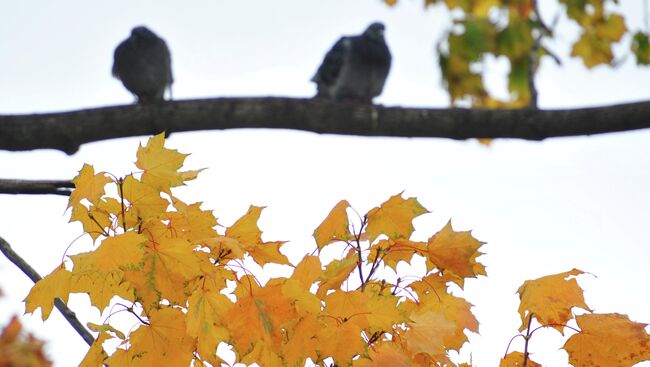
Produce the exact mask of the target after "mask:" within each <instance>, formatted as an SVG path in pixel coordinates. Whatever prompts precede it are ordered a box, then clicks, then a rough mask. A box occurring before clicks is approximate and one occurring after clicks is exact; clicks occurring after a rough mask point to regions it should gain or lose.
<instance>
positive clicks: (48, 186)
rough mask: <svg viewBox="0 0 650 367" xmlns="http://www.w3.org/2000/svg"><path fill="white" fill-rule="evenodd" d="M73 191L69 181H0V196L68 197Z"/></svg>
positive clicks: (72, 185)
mask: <svg viewBox="0 0 650 367" xmlns="http://www.w3.org/2000/svg"><path fill="white" fill-rule="evenodd" d="M72 189H74V184H73V183H72V182H71V181H63V180H17V179H0V194H14V195H17V194H28V195H41V194H54V195H65V196H70V192H72Z"/></svg>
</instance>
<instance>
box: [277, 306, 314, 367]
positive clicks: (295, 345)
mask: <svg viewBox="0 0 650 367" xmlns="http://www.w3.org/2000/svg"><path fill="white" fill-rule="evenodd" d="M320 328H321V323H320V322H319V321H318V320H317V319H316V315H315V314H307V315H305V317H303V318H301V319H300V320H299V321H298V322H297V323H296V325H295V326H294V327H293V328H290V329H289V330H287V341H286V342H285V343H283V344H282V356H283V359H284V360H285V361H286V362H287V365H289V366H302V365H304V364H305V360H306V359H307V358H311V359H312V361H317V360H318V353H317V349H318V347H319V344H320V341H319V340H318V334H319V331H320Z"/></svg>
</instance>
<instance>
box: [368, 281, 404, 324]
mask: <svg viewBox="0 0 650 367" xmlns="http://www.w3.org/2000/svg"><path fill="white" fill-rule="evenodd" d="M366 293H367V294H368V302H367V305H366V307H367V308H368V315H367V318H368V326H369V330H370V331H371V332H374V331H383V332H389V331H391V330H393V325H396V324H401V323H403V322H406V321H409V320H408V318H407V317H406V315H405V314H404V313H403V312H401V310H400V309H398V308H397V303H398V301H399V298H398V297H396V296H394V295H392V294H391V293H390V292H389V291H384V292H377V291H374V289H372V290H370V291H368V289H366Z"/></svg>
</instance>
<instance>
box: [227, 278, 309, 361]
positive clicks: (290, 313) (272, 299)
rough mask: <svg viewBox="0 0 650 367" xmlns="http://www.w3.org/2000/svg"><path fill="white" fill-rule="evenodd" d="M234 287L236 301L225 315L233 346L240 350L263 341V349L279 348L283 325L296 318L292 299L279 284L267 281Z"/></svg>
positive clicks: (245, 349) (246, 282) (243, 282)
mask: <svg viewBox="0 0 650 367" xmlns="http://www.w3.org/2000/svg"><path fill="white" fill-rule="evenodd" d="M237 288H238V289H237V290H236V295H237V303H235V305H234V306H233V308H232V309H231V310H230V311H229V312H228V313H227V314H226V317H225V322H226V324H227V326H228V329H229V330H230V332H231V334H232V337H233V342H234V346H235V347H236V349H237V350H238V351H241V352H243V351H247V350H250V348H252V347H254V346H255V344H257V343H262V344H264V345H265V346H266V348H270V349H271V350H278V349H279V347H280V343H281V341H282V338H283V329H284V326H285V325H286V324H291V323H293V322H294V321H295V319H296V317H297V313H296V310H295V308H294V307H293V306H292V303H293V302H292V301H291V299H289V298H288V297H286V296H285V295H284V292H283V291H282V284H278V283H274V284H271V283H270V282H269V284H267V285H266V286H264V287H259V286H257V284H256V283H255V282H249V281H241V283H240V284H239V286H238V287H237Z"/></svg>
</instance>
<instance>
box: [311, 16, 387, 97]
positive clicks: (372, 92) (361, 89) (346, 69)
mask: <svg viewBox="0 0 650 367" xmlns="http://www.w3.org/2000/svg"><path fill="white" fill-rule="evenodd" d="M390 63H391V55H390V51H389V50H388V46H387V45H386V40H384V25H383V24H382V23H372V24H371V25H370V26H368V28H367V29H366V30H365V31H364V32H363V33H362V34H361V35H358V36H345V37H341V38H340V39H339V40H338V42H336V44H334V47H332V49H331V50H329V52H327V54H326V55H325V59H324V60H323V63H322V64H321V66H320V67H319V68H318V71H316V75H314V77H313V78H312V79H311V81H313V82H314V83H316V85H317V87H318V93H317V94H316V98H326V99H331V100H335V101H352V102H361V103H372V99H373V98H374V97H376V96H378V95H379V94H381V91H382V89H383V88H384V82H385V81H386V77H387V76H388V71H389V69H390Z"/></svg>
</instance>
